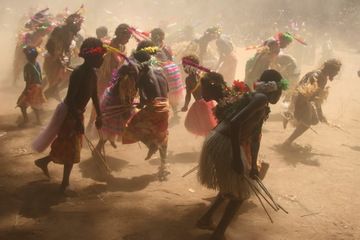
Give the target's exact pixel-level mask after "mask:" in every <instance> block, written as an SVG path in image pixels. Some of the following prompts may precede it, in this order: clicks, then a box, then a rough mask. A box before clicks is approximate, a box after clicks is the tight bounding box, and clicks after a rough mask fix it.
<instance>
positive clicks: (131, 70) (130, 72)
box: [96, 65, 138, 152]
mask: <svg viewBox="0 0 360 240" xmlns="http://www.w3.org/2000/svg"><path fill="white" fill-rule="evenodd" d="M118 75H119V76H118V79H119V80H118V81H119V82H118V84H116V87H117V90H118V91H121V90H120V82H121V79H124V78H125V77H126V76H127V77H129V78H130V79H131V80H132V81H134V82H136V81H137V79H138V72H137V71H136V68H135V66H133V65H122V66H121V67H120V69H119V71H118ZM132 101H133V99H129V101H126V102H125V104H129V103H132ZM106 142H107V140H105V139H99V142H98V144H97V145H96V149H97V150H98V151H99V152H101V149H103V147H104V145H105V143H106ZM110 143H111V145H112V146H113V147H114V148H116V144H115V142H112V141H110Z"/></svg>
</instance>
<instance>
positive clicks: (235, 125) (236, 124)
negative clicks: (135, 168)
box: [230, 93, 268, 174]
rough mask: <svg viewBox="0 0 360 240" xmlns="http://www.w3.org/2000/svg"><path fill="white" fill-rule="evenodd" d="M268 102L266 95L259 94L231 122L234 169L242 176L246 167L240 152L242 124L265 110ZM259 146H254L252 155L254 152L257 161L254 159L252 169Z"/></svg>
mask: <svg viewBox="0 0 360 240" xmlns="http://www.w3.org/2000/svg"><path fill="white" fill-rule="evenodd" d="M267 102H268V100H267V97H266V96H265V95H264V94H260V93H257V94H255V96H254V97H253V99H252V100H251V102H250V103H249V104H248V105H247V106H246V107H245V108H243V109H242V110H241V111H240V112H239V113H238V114H237V115H235V116H234V117H233V118H232V119H231V120H230V126H231V144H232V151H233V162H232V164H233V168H234V170H235V171H237V172H238V173H240V174H243V172H244V166H243V162H242V159H241V151H240V141H239V129H241V127H242V124H243V123H244V122H245V121H246V120H247V119H248V118H250V117H251V116H252V115H253V114H254V113H255V112H257V111H258V110H260V109H261V108H263V107H264V106H265V105H266V104H267ZM258 144H259V145H254V146H252V148H251V149H252V154H253V150H254V154H255V155H256V157H255V160H254V159H253V162H252V167H253V165H254V164H255V165H256V160H257V153H258V151H259V147H260V142H259V143H258Z"/></svg>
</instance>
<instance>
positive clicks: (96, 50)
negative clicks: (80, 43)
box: [79, 46, 106, 58]
mask: <svg viewBox="0 0 360 240" xmlns="http://www.w3.org/2000/svg"><path fill="white" fill-rule="evenodd" d="M105 53H106V48H104V47H103V46H98V47H92V48H84V49H82V50H81V52H80V53H79V56H80V57H83V58H85V57H90V56H97V55H100V56H102V55H104V54H105Z"/></svg>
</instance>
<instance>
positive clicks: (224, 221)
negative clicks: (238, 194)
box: [211, 200, 243, 240]
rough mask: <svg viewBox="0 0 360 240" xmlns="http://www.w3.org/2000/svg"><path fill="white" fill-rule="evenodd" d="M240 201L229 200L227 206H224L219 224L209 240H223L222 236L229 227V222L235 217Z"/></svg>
mask: <svg viewBox="0 0 360 240" xmlns="http://www.w3.org/2000/svg"><path fill="white" fill-rule="evenodd" d="M242 202H243V201H241V200H230V202H229V203H228V205H227V206H226V209H225V212H224V215H223V217H222V218H221V220H220V223H219V224H218V226H217V227H216V229H215V231H214V233H213V235H212V236H211V240H221V239H224V234H225V231H226V229H227V227H228V226H229V225H230V223H231V221H232V220H233V218H234V217H235V215H236V213H237V211H238V209H239V207H240V206H241V203H242Z"/></svg>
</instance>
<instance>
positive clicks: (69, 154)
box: [34, 38, 105, 192]
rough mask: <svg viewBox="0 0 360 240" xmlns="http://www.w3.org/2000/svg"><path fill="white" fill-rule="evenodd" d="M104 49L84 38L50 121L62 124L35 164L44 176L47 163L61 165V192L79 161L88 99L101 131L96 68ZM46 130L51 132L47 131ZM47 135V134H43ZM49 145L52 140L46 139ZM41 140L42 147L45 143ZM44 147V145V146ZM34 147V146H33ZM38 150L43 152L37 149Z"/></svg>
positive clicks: (98, 65) (97, 42) (46, 173)
mask: <svg viewBox="0 0 360 240" xmlns="http://www.w3.org/2000/svg"><path fill="white" fill-rule="evenodd" d="M104 54H105V49H104V48H103V46H102V42H101V41H100V40H98V39H96V38H88V39H86V40H85V41H84V42H83V44H82V45H81V48H80V56H81V57H82V58H84V60H85V61H84V63H83V64H82V65H81V66H79V67H78V68H76V69H75V70H74V71H73V73H72V74H71V76H70V84H69V88H68V92H67V95H66V98H65V100H64V102H63V103H61V104H60V105H59V107H58V109H61V110H59V111H56V113H55V115H54V116H53V119H55V121H56V120H57V119H60V118H62V117H63V119H64V120H63V121H62V122H60V124H58V126H56V127H57V128H58V131H57V137H56V139H55V140H54V141H53V142H52V143H51V151H50V154H49V155H48V156H46V157H44V158H41V159H38V160H36V161H35V165H36V166H37V167H39V168H40V169H41V170H42V171H43V172H44V174H45V175H46V176H48V177H49V171H48V164H49V163H50V162H51V161H52V162H54V163H58V164H62V165H64V173H63V180H62V183H61V186H60V190H61V191H62V192H64V191H65V189H66V187H67V186H68V185H69V178H70V173H71V170H72V167H73V165H74V163H79V161H80V151H81V146H82V135H83V134H84V125H83V120H84V111H85V107H86V105H87V103H88V102H89V100H90V98H91V99H92V102H93V104H94V106H95V109H96V113H97V119H96V122H95V124H96V127H97V128H101V113H100V107H99V101H98V96H97V89H96V81H97V77H96V73H95V68H99V67H100V66H101V64H102V62H103V55H104ZM45 131H53V130H52V129H46V130H45ZM43 135H46V134H43ZM46 140H49V141H50V142H51V140H52V139H50V137H49V139H46ZM46 140H44V142H45V144H46V143H47V141H46ZM45 144H44V145H45ZM34 145H36V144H34ZM38 149H42V148H41V147H38Z"/></svg>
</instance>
